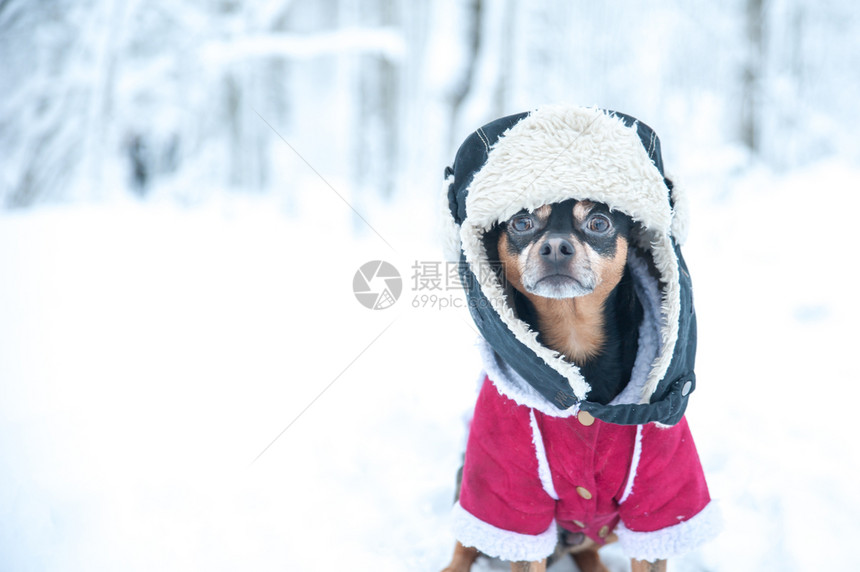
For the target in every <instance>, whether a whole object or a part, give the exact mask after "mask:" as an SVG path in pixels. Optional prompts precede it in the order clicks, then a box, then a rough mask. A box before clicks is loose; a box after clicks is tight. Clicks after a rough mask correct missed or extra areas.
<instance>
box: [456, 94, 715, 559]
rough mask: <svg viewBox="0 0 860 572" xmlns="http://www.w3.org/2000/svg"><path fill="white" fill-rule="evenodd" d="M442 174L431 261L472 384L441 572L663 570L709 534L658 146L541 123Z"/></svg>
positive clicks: (626, 123)
mask: <svg viewBox="0 0 860 572" xmlns="http://www.w3.org/2000/svg"><path fill="white" fill-rule="evenodd" d="M445 174H446V177H445V184H444V187H443V191H444V195H445V204H446V206H447V208H446V209H445V215H444V216H445V220H446V225H447V226H446V228H447V233H446V235H445V237H446V245H447V246H448V247H449V248H448V249H447V252H448V256H449V257H450V256H452V255H454V256H456V258H457V260H459V261H460V262H461V264H460V265H459V272H460V277H461V280H462V283H463V286H464V290H465V293H466V296H467V298H468V301H469V311H470V313H471V315H472V318H473V319H474V322H475V325H476V327H477V329H478V330H479V332H480V334H481V339H480V340H479V341H478V347H479V349H480V351H481V358H482V362H483V366H484V375H483V377H482V381H481V384H480V390H479V394H478V397H477V401H476V403H475V409H474V413H473V415H472V419H471V422H470V426H469V437H468V444H467V446H466V453H465V458H464V463H463V468H462V471H461V473H460V484H459V488H458V493H457V499H458V500H457V502H456V503H455V504H454V507H453V510H452V528H453V531H454V535H455V537H456V538H457V540H458V541H459V544H458V545H457V549H456V551H455V554H454V558H453V560H452V562H451V564H450V565H449V566H448V568H447V569H446V570H447V572H465V571H468V570H469V569H470V567H471V566H472V563H473V562H474V560H475V558H476V557H477V556H478V555H479V554H484V555H487V556H489V557H493V558H498V559H500V560H503V561H508V562H513V563H514V564H513V565H512V566H513V568H512V569H513V570H545V569H546V567H547V566H548V564H549V562H550V561H551V560H552V559H553V558H557V557H560V556H563V555H564V554H565V553H569V554H571V555H572V556H573V559H574V560H575V562H576V564H577V565H578V566H579V568H580V570H585V571H593V570H605V567H604V566H603V564H602V563H601V562H600V558H599V556H598V552H597V549H598V548H599V547H600V546H602V545H604V544H606V543H607V542H610V541H613V540H614V539H615V538H616V537H617V539H618V541H619V544H620V547H621V549H622V550H623V552H624V553H625V554H626V555H627V556H628V557H629V558H630V559H631V560H632V562H633V565H632V566H633V570H634V571H637V572H638V571H641V570H662V569H665V566H666V564H665V562H666V560H667V559H669V558H673V557H675V556H676V555H680V554H683V553H685V552H689V551H691V550H694V549H696V548H697V547H698V546H701V545H702V544H703V543H704V542H707V541H708V540H710V539H711V538H713V537H714V536H715V535H716V534H718V532H719V529H720V517H719V509H718V508H717V507H716V506H715V505H714V503H712V502H711V499H710V495H709V492H708V487H707V483H706V481H705V476H704V471H703V470H702V466H701V462H700V461H699V458H698V453H697V451H696V447H695V444H694V442H693V439H692V434H691V432H690V429H689V426H688V424H687V421H686V418H685V417H684V411H685V409H686V406H687V402H688V398H689V395H690V393H691V392H692V391H693V389H694V388H695V383H696V377H695V371H694V368H695V354H696V340H697V334H696V314H695V309H694V307H693V298H692V282H691V280H690V274H689V272H688V270H687V267H686V264H685V262H684V259H683V257H682V255H681V251H680V245H681V244H682V243H683V240H684V237H685V236H686V234H687V218H686V216H685V209H684V201H683V197H684V195H683V193H682V191H680V190H679V189H678V188H677V187H676V186H675V185H674V183H673V181H672V180H671V179H670V178H669V177H667V176H666V175H665V173H664V171H663V161H662V157H661V151H660V141H659V139H658V138H657V135H656V134H655V133H654V131H653V130H652V129H651V128H650V127H648V126H647V125H645V124H643V123H641V122H639V121H638V120H637V119H635V118H633V117H631V116H629V115H625V114H622V113H618V112H614V111H608V110H602V109H598V108H583V107H577V106H570V105H555V106H546V107H542V108H538V109H536V110H532V111H529V112H524V113H519V114H515V115H509V116H506V117H502V118H499V119H496V120H494V121H492V122H490V123H487V124H485V125H484V126H482V127H480V128H478V129H477V130H476V131H474V132H473V133H472V134H470V135H469V136H468V137H467V138H466V140H465V141H464V142H463V144H462V145H461V146H460V148H459V149H458V151H457V154H456V157H455V160H454V162H453V164H452V165H451V166H450V167H448V168H446V171H445ZM451 259H452V260H453V258H451ZM470 547H471V548H470Z"/></svg>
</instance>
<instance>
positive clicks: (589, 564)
mask: <svg viewBox="0 0 860 572" xmlns="http://www.w3.org/2000/svg"><path fill="white" fill-rule="evenodd" d="M571 557H572V558H573V561H574V562H576V567H577V568H579V571H580V572H609V568H607V567H606V566H604V565H603V562H601V560H600V555H599V554H598V553H597V548H596V547H594V548H588V549H586V550H582V551H580V552H574V553H573V554H571Z"/></svg>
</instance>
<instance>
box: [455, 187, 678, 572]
mask: <svg viewBox="0 0 860 572" xmlns="http://www.w3.org/2000/svg"><path fill="white" fill-rule="evenodd" d="M636 230H637V225H636V223H634V221H633V220H632V219H631V218H630V217H629V216H628V215H626V214H624V213H622V212H620V211H618V210H612V209H610V208H609V207H608V206H607V205H605V204H603V203H599V202H594V201H589V200H576V199H569V200H565V201H562V202H559V203H554V204H548V205H543V206H541V207H539V208H537V209H534V210H533V211H528V210H522V211H520V212H518V213H517V214H515V215H513V216H512V217H511V218H509V219H508V220H507V221H505V222H502V223H499V224H498V225H497V226H496V227H495V228H493V229H492V230H491V231H490V232H488V233H487V236H486V237H485V243H486V246H487V250H488V256H489V257H490V259H495V260H497V261H498V262H499V263H500V267H501V268H502V273H503V278H504V280H505V281H506V283H507V284H508V285H510V286H511V287H512V288H513V296H514V301H513V303H514V305H515V307H516V310H517V314H518V315H519V316H521V317H522V318H523V319H524V320H525V321H526V322H527V323H528V324H529V325H530V326H531V328H532V329H533V330H534V331H535V332H537V334H538V340H539V341H540V342H541V343H542V344H544V345H545V346H547V347H549V348H551V349H552V350H555V351H556V352H558V353H559V354H561V355H562V356H563V357H564V358H565V359H566V360H567V361H569V362H572V363H574V364H576V365H577V366H578V367H579V368H580V371H581V372H582V374H583V376H584V377H585V378H586V379H588V380H600V383H599V384H595V383H592V390H591V392H590V393H589V400H590V401H596V402H599V403H603V404H606V403H609V402H610V401H611V400H612V399H613V398H614V397H615V396H616V395H617V394H618V393H619V392H620V391H621V390H622V389H623V388H624V386H625V385H626V384H627V382H628V380H629V379H630V375H631V370H632V368H633V366H634V358H635V356H636V354H637V344H638V331H639V324H640V323H641V321H642V316H643V309H642V305H641V303H640V301H639V299H638V297H637V294H636V291H635V289H634V287H633V280H632V278H631V273H630V270H629V268H628V265H627V260H628V249H629V248H632V246H631V245H632V237H633V235H634V233H635V232H636ZM570 426H571V428H572V429H573V430H576V429H577V428H578V427H579V422H578V421H577V420H576V419H575V418H573V419H571V420H570ZM461 474H462V470H461ZM458 480H459V477H458ZM458 495H459V489H458ZM604 532H605V534H604ZM601 537H603V538H602V540H603V541H604V542H612V541H614V540H615V539H616V537H615V534H614V533H613V532H612V531H609V530H606V531H601ZM600 546H601V545H600V544H598V543H597V542H596V541H594V540H592V539H591V538H588V537H586V535H585V534H583V533H582V532H575V531H567V530H563V531H562V532H561V534H559V541H558V544H557V548H556V552H555V554H554V555H552V556H550V557H549V558H548V559H544V560H541V561H531V562H512V563H511V570H512V571H513V572H519V571H531V572H539V571H544V570H546V567H547V566H548V564H549V563H552V562H553V561H554V560H555V559H557V558H560V557H564V555H565V554H570V555H571V556H572V558H573V560H574V561H575V562H576V565H577V566H578V567H579V569H580V570H581V571H582V572H601V571H607V568H606V567H605V566H604V564H603V563H602V562H601V560H600V556H599V554H598V548H600ZM478 555H479V551H478V550H477V549H475V548H471V547H466V546H464V545H462V544H460V543H459V542H458V543H457V546H456V548H455V551H454V555H453V558H452V560H451V563H450V564H449V565H448V566H447V567H446V568H445V569H444V570H443V572H468V571H469V570H470V568H471V566H472V564H473V563H474V561H475V559H476V558H477V557H478ZM631 562H632V570H633V572H645V571H660V570H665V569H666V560H658V561H656V562H646V561H642V560H632V561H631Z"/></svg>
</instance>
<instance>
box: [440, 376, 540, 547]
mask: <svg viewBox="0 0 860 572" xmlns="http://www.w3.org/2000/svg"><path fill="white" fill-rule="evenodd" d="M533 435H534V433H533V422H532V415H531V411H530V409H529V408H527V407H525V406H522V405H517V404H516V403H515V402H513V401H511V400H509V399H507V398H506V397H504V396H502V395H500V394H499V393H498V391H497V390H496V388H495V386H494V385H493V384H492V382H491V381H490V380H489V379H485V380H484V384H483V387H482V388H481V392H480V394H479V396H478V401H477V404H476V405H475V414H474V416H473V418H472V424H471V427H470V429H469V440H468V443H467V445H466V460H465V464H464V466H463V481H462V485H461V489H460V499H459V501H458V503H457V505H456V506H455V507H454V532H455V535H456V536H457V540H459V541H460V542H461V543H463V544H464V545H466V546H474V547H476V548H477V549H478V550H480V551H481V552H483V553H484V554H487V555H489V556H493V557H497V558H501V559H503V560H510V561H520V560H540V559H542V558H544V557H546V556H548V555H549V554H551V553H552V552H553V550H554V549H555V544H556V541H557V535H556V526H555V500H554V499H553V498H552V497H550V496H549V494H548V493H547V492H546V491H545V490H544V488H543V485H542V483H541V480H540V477H539V474H538V461H537V454H536V449H535V444H534V442H533Z"/></svg>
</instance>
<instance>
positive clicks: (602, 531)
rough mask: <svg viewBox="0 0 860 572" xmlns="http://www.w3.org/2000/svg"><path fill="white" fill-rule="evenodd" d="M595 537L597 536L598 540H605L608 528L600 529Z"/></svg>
mask: <svg viewBox="0 0 860 572" xmlns="http://www.w3.org/2000/svg"><path fill="white" fill-rule="evenodd" d="M597 536H599V537H600V538H606V537H607V536H609V527H608V526H602V527H601V528H600V531H598V533H597Z"/></svg>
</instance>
